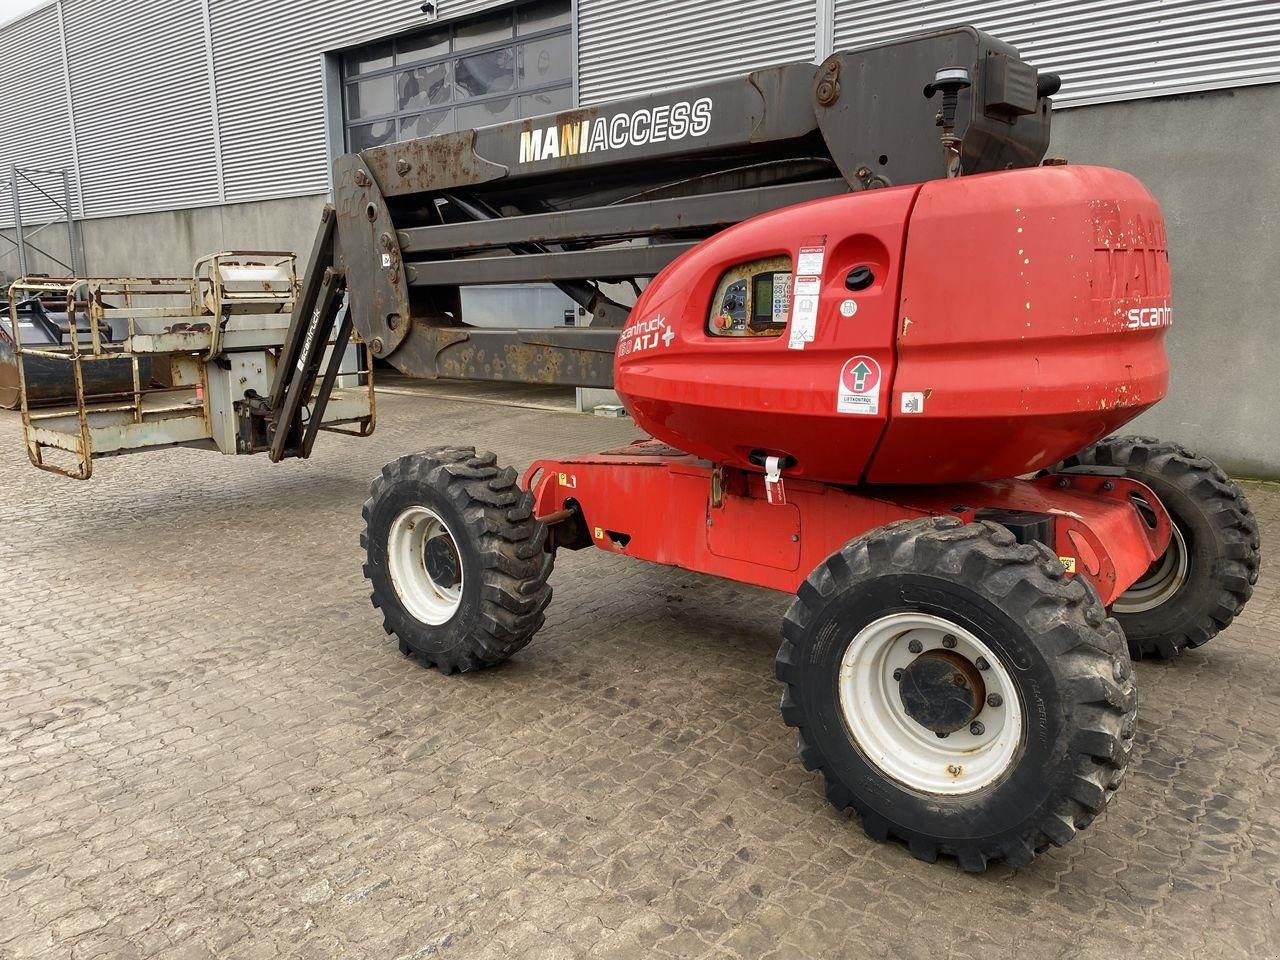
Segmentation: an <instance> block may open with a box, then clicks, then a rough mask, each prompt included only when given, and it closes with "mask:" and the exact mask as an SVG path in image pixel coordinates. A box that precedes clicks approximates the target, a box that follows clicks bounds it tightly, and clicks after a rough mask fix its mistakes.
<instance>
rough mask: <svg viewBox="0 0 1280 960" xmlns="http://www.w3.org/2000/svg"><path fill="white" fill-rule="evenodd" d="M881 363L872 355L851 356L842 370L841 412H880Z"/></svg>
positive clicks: (874, 413) (837, 404) (838, 402)
mask: <svg viewBox="0 0 1280 960" xmlns="http://www.w3.org/2000/svg"><path fill="white" fill-rule="evenodd" d="M880 379H881V377H880V364H878V363H877V362H876V361H875V360H873V359H872V358H871V357H850V358H849V359H848V360H846V361H845V362H844V367H843V368H842V369H841V370H840V392H839V395H838V398H837V400H836V411H837V412H839V413H862V414H870V415H872V416H874V415H876V414H878V413H879V412H880Z"/></svg>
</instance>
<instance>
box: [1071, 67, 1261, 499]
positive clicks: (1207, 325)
mask: <svg viewBox="0 0 1280 960" xmlns="http://www.w3.org/2000/svg"><path fill="white" fill-rule="evenodd" d="M1049 153H1050V155H1051V156H1061V157H1066V158H1067V159H1069V160H1071V161H1072V162H1074V163H1090V164H1099V165H1103V166H1110V167H1116V168H1118V169H1121V170H1127V171H1129V172H1130V173H1133V174H1134V175H1135V176H1137V177H1138V178H1139V179H1141V180H1142V181H1143V183H1145V184H1146V185H1147V187H1148V189H1150V190H1151V192H1152V193H1154V194H1155V196H1156V198H1157V199H1158V200H1159V201H1160V204H1161V206H1162V207H1163V208H1164V215H1165V220H1166V222H1167V224H1168V230H1169V257H1170V262H1171V266H1172V269H1173V304H1174V310H1173V315H1174V321H1173V327H1172V329H1171V330H1170V331H1169V335H1168V339H1167V341H1166V342H1167V344H1168V347H1169V354H1170V359H1171V362H1172V367H1173V374H1172V383H1171V386H1170V390H1169V396H1168V397H1166V398H1165V399H1164V400H1163V401H1161V402H1160V403H1159V404H1157V405H1156V406H1155V407H1153V408H1152V409H1151V410H1149V411H1148V412H1147V413H1145V414H1143V415H1142V416H1141V417H1139V418H1138V419H1137V420H1135V421H1134V422H1133V423H1132V424H1130V425H1129V426H1128V427H1126V428H1125V431H1126V432H1129V431H1135V432H1142V433H1146V434H1149V435H1152V436H1157V437H1160V438H1162V439H1168V440H1177V441H1180V442H1182V443H1184V444H1186V445H1187V446H1188V447H1190V448H1191V449H1193V450H1196V451H1198V452H1201V453H1203V454H1205V455H1206V456H1210V457H1213V458H1214V459H1215V460H1218V461H1219V462H1220V463H1222V465H1223V466H1224V467H1225V468H1226V469H1227V470H1229V471H1230V472H1232V473H1233V474H1235V475H1237V476H1246V477H1263V478H1268V479H1277V478H1280V189H1278V188H1277V184H1280V85H1268V86H1259V87H1243V88H1240V89H1237V90H1225V91H1221V92H1214V93H1204V94H1188V95H1185V96H1176V97H1161V98H1159V99H1155V100H1139V101H1132V102H1128V103H1115V104H1105V105H1102V106H1096V107H1079V108H1076V109H1072V110H1061V111H1058V112H1057V113H1055V114H1054V117H1053V143H1052V145H1051V147H1050V150H1049Z"/></svg>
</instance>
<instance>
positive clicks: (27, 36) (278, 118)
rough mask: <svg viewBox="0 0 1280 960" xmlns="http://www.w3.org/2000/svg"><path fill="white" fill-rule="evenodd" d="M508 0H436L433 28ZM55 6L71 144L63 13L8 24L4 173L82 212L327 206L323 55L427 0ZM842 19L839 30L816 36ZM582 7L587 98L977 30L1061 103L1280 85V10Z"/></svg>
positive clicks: (818, 0)
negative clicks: (71, 174)
mask: <svg viewBox="0 0 1280 960" xmlns="http://www.w3.org/2000/svg"><path fill="white" fill-rule="evenodd" d="M499 2H500V0H441V3H440V9H439V16H440V19H442V20H444V19H451V18H453V17H457V16H462V15H465V14H469V13H473V12H476V11H478V10H481V9H484V8H486V7H492V6H496V5H499ZM60 6H61V10H62V14H63V19H64V21H65V32H66V49H67V59H68V61H69V76H70V82H71V85H72V89H73V91H74V96H73V103H72V104H71V106H72V108H73V112H74V125H75V131H76V137H75V143H76V146H75V147H73V146H72V135H71V127H72V123H71V116H72V111H71V110H69V109H68V104H67V98H66V84H67V75H66V74H64V72H63V62H62V42H61V38H60V33H59V5H57V4H54V5H51V6H49V7H46V8H44V9H41V10H38V11H36V12H34V13H32V14H30V15H28V16H26V17H24V18H22V19H21V20H18V21H17V22H15V23H12V24H9V25H8V26H6V27H4V28H0V173H2V172H4V171H5V170H6V169H7V165H8V163H10V162H15V161H16V162H19V163H22V164H24V165H27V166H51V167H60V166H62V167H73V168H74V167H75V166H76V162H77V160H78V171H79V176H78V180H79V182H80V185H81V187H82V193H83V208H84V210H83V212H84V215H85V216H89V217H96V216H108V215H113V214H123V213H135V212H144V211H150V210H162V209H180V208H184V207H191V206H198V205H202V204H213V203H221V202H236V201H247V200H258V199H265V198H269V197H283V196H290V195H303V194H316V193H323V192H324V191H325V190H326V189H327V186H328V171H327V167H328V155H327V153H328V142H329V140H328V129H327V127H326V117H325V76H324V57H323V55H324V53H325V52H326V51H332V50H334V49H337V48H339V47H343V46H348V45H351V44H354V43H359V42H363V41H367V40H373V39H378V38H382V37H386V36H388V35H390V34H393V33H396V32H400V31H404V30H409V29H412V28H415V27H422V26H424V25H425V24H426V20H425V17H424V16H423V15H422V13H421V12H420V10H419V9H418V8H419V3H418V2H417V0H366V2H363V3H360V4H352V3H349V2H344V0H312V2H309V3H307V4H304V5H294V6H293V7H288V8H284V7H281V6H280V5H278V4H270V3H263V2H261V0H62V3H61V5H60ZM832 6H834V11H835V12H834V25H833V26H832V25H829V24H827V23H826V22H824V23H823V24H819V23H817V19H818V18H819V17H820V16H821V17H822V19H823V20H824V21H825V20H826V15H825V14H824V13H819V11H829V10H831V8H832ZM577 11H578V88H579V100H580V102H582V103H594V102H599V101H601V100H606V99H610V98H613V97H618V96H624V95H628V94H634V93H642V92H651V91H658V90H663V89H669V88H671V87H676V86H681V85H685V84H689V83H694V82H697V81H700V80H705V79H709V78H714V77H723V76H730V75H733V74H737V73H740V72H742V71H744V70H747V69H750V68H752V67H757V66H762V65H765V64H769V63H777V62H782V61H786V60H795V59H809V58H812V57H813V56H814V54H815V48H816V47H817V46H819V45H822V44H823V43H824V38H825V36H826V35H827V34H828V33H831V32H833V33H834V46H835V47H837V48H839V47H849V46H857V45H859V44H863V43H869V42H875V41H878V40H884V39H888V38H891V37H894V36H900V35H902V34H906V33H912V32H916V31H919V30H922V29H929V28H933V27H941V26H947V25H950V24H954V23H964V22H971V23H974V24H976V25H977V26H980V27H982V28H984V29H987V30H990V31H991V32H993V33H995V34H996V35H998V36H1000V37H1003V38H1005V39H1007V40H1009V41H1010V42H1012V43H1014V44H1015V45H1017V46H1018V47H1019V48H1020V49H1021V50H1022V51H1023V53H1024V54H1025V55H1028V56H1029V57H1030V58H1032V59H1033V60H1034V61H1036V62H1037V63H1039V64H1041V65H1042V66H1044V67H1046V68H1049V69H1053V70H1056V71H1059V72H1061V73H1062V74H1063V76H1064V80H1065V85H1064V88H1063V94H1062V96H1061V97H1060V98H1059V100H1058V102H1059V105H1070V104H1082V103H1094V102H1101V101H1106V100H1117V99H1129V98H1134V97H1142V96H1151V95H1154V94H1160V93H1172V92H1182V91H1187V90H1203V89H1212V88H1216V87H1226V86H1236V85H1242V84H1248V83H1261V82H1268V81H1280V5H1277V4H1276V3H1275V2H1274V0H1204V2H1190V0H1132V2H1122V0H1048V2H1041V3H1026V2H1023V0H986V2H973V0H969V2H962V0H940V2H932V0H931V2H928V3H926V2H924V0H651V2H645V3H639V2H634V0H577ZM215 92H216V97H215ZM32 129H38V130H39V135H38V136H32V135H30V134H29V131H30V130H32ZM77 149H78V152H79V156H78V157H77V155H76V151H77ZM4 179H5V178H4V177H3V176H0V182H3V181H4ZM0 190H3V187H0ZM6 200H7V197H4V198H3V199H0V225H3V224H5V223H6V217H7V209H8V204H7V202H5V201H6Z"/></svg>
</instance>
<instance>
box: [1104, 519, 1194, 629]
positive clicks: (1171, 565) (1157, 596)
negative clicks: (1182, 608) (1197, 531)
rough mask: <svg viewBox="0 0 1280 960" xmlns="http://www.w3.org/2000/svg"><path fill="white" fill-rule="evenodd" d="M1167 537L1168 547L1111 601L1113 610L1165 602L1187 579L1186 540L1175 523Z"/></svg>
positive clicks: (1128, 610)
mask: <svg viewBox="0 0 1280 960" xmlns="http://www.w3.org/2000/svg"><path fill="white" fill-rule="evenodd" d="M1172 526H1173V532H1172V534H1171V535H1170V537H1169V547H1168V549H1166V550H1165V552H1164V555H1163V556H1162V557H1161V558H1160V559H1159V560H1157V561H1156V562H1155V563H1153V564H1152V565H1151V567H1150V569H1148V570H1147V572H1146V573H1144V574H1143V575H1142V576H1141V578H1139V579H1138V581H1137V582H1136V583H1134V585H1133V586H1131V587H1130V588H1129V589H1128V590H1126V591H1125V592H1124V593H1122V594H1120V596H1118V597H1116V599H1115V601H1114V602H1113V603H1112V604H1111V610H1112V612H1113V613H1143V612H1144V611H1146V610H1154V609H1155V608H1156V607H1158V606H1160V605H1161V604H1162V603H1168V602H1169V599H1170V598H1171V597H1173V595H1174V594H1176V593H1177V592H1178V591H1179V590H1181V589H1182V585H1183V584H1184V583H1186V581H1187V572H1188V571H1189V570H1190V569H1191V556H1190V554H1188V553H1187V541H1186V540H1185V539H1183V536H1182V531H1181V530H1179V529H1178V525H1177V524H1176V523H1175V524H1173V525H1172Z"/></svg>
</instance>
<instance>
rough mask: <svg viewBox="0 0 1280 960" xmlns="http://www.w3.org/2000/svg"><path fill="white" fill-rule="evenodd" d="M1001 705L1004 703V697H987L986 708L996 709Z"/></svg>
mask: <svg viewBox="0 0 1280 960" xmlns="http://www.w3.org/2000/svg"><path fill="white" fill-rule="evenodd" d="M1002 703H1004V697H1002V696H1000V694H998V693H992V694H988V695H987V706H988V707H998V706H1000V704H1002Z"/></svg>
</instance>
